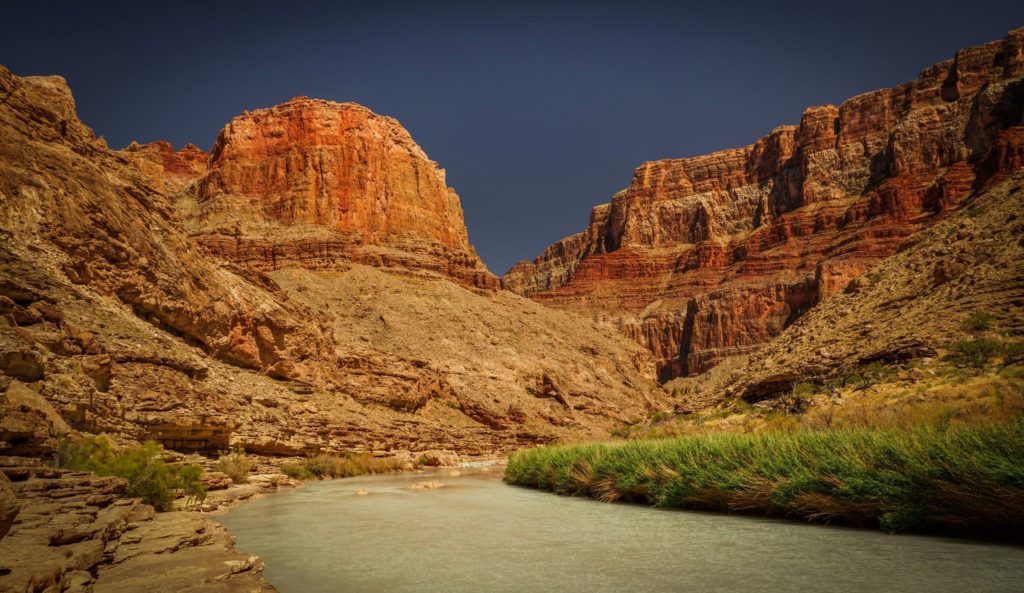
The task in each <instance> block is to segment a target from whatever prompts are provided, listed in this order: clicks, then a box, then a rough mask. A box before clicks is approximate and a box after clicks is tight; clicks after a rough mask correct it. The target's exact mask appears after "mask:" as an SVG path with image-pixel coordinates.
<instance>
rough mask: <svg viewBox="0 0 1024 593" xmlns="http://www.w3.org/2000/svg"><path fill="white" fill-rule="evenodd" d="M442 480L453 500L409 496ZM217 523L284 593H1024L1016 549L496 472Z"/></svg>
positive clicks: (388, 487) (334, 488)
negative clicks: (533, 485)
mask: <svg viewBox="0 0 1024 593" xmlns="http://www.w3.org/2000/svg"><path fill="white" fill-rule="evenodd" d="M431 479H437V480H439V481H441V482H443V483H444V484H445V487H444V488H440V489H437V490H411V489H409V486H410V485H411V484H413V483H415V482H420V481H427V480H431ZM360 489H365V490H367V491H369V494H367V495H363V496H361V495H358V494H357V491H359V490H360ZM220 520H222V521H223V523H225V524H226V525H227V527H228V528H229V529H230V530H231V532H232V533H233V534H235V535H236V536H237V538H238V548H239V549H240V550H245V551H247V552H254V553H257V554H260V555H262V556H263V558H264V560H265V561H266V564H267V568H266V576H267V579H268V580H269V581H270V582H271V583H273V584H274V585H276V586H277V587H278V589H280V591H281V592H282V593H404V592H413V591H415V592H419V593H433V592H437V593H463V592H465V593H492V592H509V593H562V592H564V593H574V592H580V593H605V592H607V593H626V592H637V593H660V592H665V593H668V592H671V593H683V592H690V591H692V592H702V593H715V592H730V593H732V592H736V591H758V592H772V591H787V592H788V591H792V592H800V593H806V592H810V591H835V592H844V591H850V592H853V591H857V592H861V591H874V592H881V591H900V592H914V591H921V592H929V593H936V592H943V591H949V592H961V591H973V592H985V591H990V592H1004V591H1005V592H1020V591H1022V590H1024V549H1021V548H1015V547H1008V546H998V545H990V544H982V543H976V542H965V541H957V540H950V539H941V538H930V537H916V536H892V535H887V534H884V533H879V532H874V531H862V530H852V529H841V528H834V527H820V526H810V525H803V524H798V523H789V522H784V521H776V520H766V519H755V518H746V517H731V516H723V515H716V514H705V513H694V512H683V511H672V510H657V509H650V508H645V507H639V506H632V505H609V504H603V503H599V502H594V501H591V500H584V499H578V498H566V497H561V496H555V495H552V494H546V493H543V492H537V491H533V490H526V489H522V488H517V487H513V486H508V485H506V484H504V483H502V482H501V480H500V479H499V478H498V476H497V475H496V474H493V473H479V472H465V473H463V475H461V476H458V477H449V476H447V475H446V474H445V473H442V474H440V475H433V474H407V475H388V476H367V477H361V478H350V479H345V480H334V481H326V482H319V483H314V484H310V485H308V486H306V487H305V488H301V489H298V490H293V491H288V492H283V493H280V494H275V495H272V496H268V497H266V498H264V499H262V500H258V501H255V502H252V503H248V504H245V505H242V506H240V507H238V508H237V509H235V510H233V511H231V512H230V513H228V514H227V515H225V516H223V517H220Z"/></svg>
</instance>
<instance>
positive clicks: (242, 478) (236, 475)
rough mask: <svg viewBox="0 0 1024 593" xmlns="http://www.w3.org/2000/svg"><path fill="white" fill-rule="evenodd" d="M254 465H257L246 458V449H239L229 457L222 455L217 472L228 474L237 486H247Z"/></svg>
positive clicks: (233, 451) (234, 450) (228, 455)
mask: <svg viewBox="0 0 1024 593" xmlns="http://www.w3.org/2000/svg"><path fill="white" fill-rule="evenodd" d="M254 465H256V463H255V462H254V461H253V460H252V459H250V458H249V457H248V456H246V454H245V449H242V448H241V447H237V448H235V449H232V450H231V452H230V453H228V454H227V455H221V457H220V459H218V460H217V466H216V470H217V471H219V472H223V473H225V474H227V475H228V477H229V478H231V481H232V482H234V483H235V484H245V483H247V482H248V481H249V472H250V471H252V468H253V466H254Z"/></svg>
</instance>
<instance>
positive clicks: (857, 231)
mask: <svg viewBox="0 0 1024 593" xmlns="http://www.w3.org/2000/svg"><path fill="white" fill-rule="evenodd" d="M1022 47H1024V29H1017V30H1015V31H1012V32H1011V33H1010V34H1009V35H1008V36H1007V37H1006V38H1005V39H1003V40H1000V41H995V42H992V43H988V44H985V45H982V46H978V47H973V48H968V49H965V50H962V51H960V52H958V53H957V54H956V56H955V58H954V59H951V60H948V61H945V62H941V63H939V64H936V65H934V66H932V67H930V68H927V69H925V70H924V71H923V72H922V73H921V75H920V76H919V78H917V79H916V80H914V81H911V82H909V83H906V84H903V85H900V86H898V87H895V88H891V89H882V90H879V91H875V92H871V93H866V94H863V95H859V96H857V97H854V98H852V99H849V100H848V101H845V102H844V103H842V104H841V105H839V106H834V105H826V106H822V107H813V108H810V109H808V110H806V111H805V112H804V114H803V117H802V119H801V122H800V124H799V125H798V126H783V127H779V128H776V129H775V130H773V131H772V132H771V133H770V134H769V135H767V136H765V137H764V138H762V139H760V140H758V141H757V142H755V143H754V144H752V145H750V146H747V147H744V148H739V149H733V150H725V151H721V152H717V153H713V154H710V155H705V156H699V157H694V158H685V159H671V160H663V161H655V162H649V163H645V164H644V165H642V166H641V167H639V168H638V169H637V170H636V173H635V175H634V177H633V180H632V183H631V184H630V186H629V187H628V188H626V189H625V190H623V191H621V192H619V193H618V194H616V195H615V196H614V197H613V198H612V201H611V202H610V203H609V204H604V205H601V206H598V207H596V208H595V209H594V210H593V212H592V213H591V218H590V224H589V225H588V227H587V229H586V230H584V231H583V232H582V233H579V234H576V235H573V236H571V237H568V238H566V239H563V240H562V241H560V242H558V243H556V244H554V245H552V246H551V247H549V248H548V249H547V250H545V252H544V253H543V254H542V255H541V256H540V257H538V258H537V259H536V260H534V261H533V262H521V263H519V264H517V265H516V266H515V267H514V268H512V269H511V270H510V271H509V272H508V273H507V274H506V275H505V277H504V279H503V282H504V285H505V286H506V287H508V288H509V289H511V290H514V291H516V292H518V293H520V294H524V295H528V296H530V297H531V298H533V299H534V300H536V301H538V302H541V303H544V304H545V305H549V306H552V307H556V308H560V309H568V310H574V311H579V312H584V313H586V314H589V315H591V316H593V317H594V318H597V319H602V320H604V321H607V322H609V323H611V324H612V325H615V326H617V327H619V329H620V330H621V331H623V332H625V333H626V334H627V335H629V336H631V337H632V338H633V339H635V340H636V341H637V342H639V343H640V344H643V345H645V346H647V347H648V348H649V349H650V350H651V351H652V352H653V353H654V354H655V356H656V357H657V358H658V360H659V372H660V375H661V377H662V378H663V379H668V378H671V377H673V376H679V375H686V374H694V373H699V372H701V371H704V370H706V369H708V368H710V367H711V366H713V365H715V364H716V363H718V362H719V361H720V360H722V359H723V358H725V357H727V356H732V355H738V354H744V353H749V352H752V351H754V350H755V349H756V348H757V347H758V346H759V345H760V344H763V343H764V342H766V341H768V340H769V339H771V338H772V337H774V336H776V335H778V334H779V333H780V332H782V331H783V330H784V329H785V328H786V327H787V326H789V325H790V324H792V323H793V322H794V321H795V320H796V319H798V318H799V317H800V316H801V315H802V314H804V313H805V312H806V311H807V310H809V309H810V308H811V307H813V306H814V305H816V304H817V303H819V302H822V301H824V300H826V299H827V298H829V297H831V296H832V295H834V294H836V293H837V292H840V291H842V290H843V289H844V288H845V287H846V286H847V285H848V284H849V283H850V281H851V280H852V279H854V278H857V277H858V276H860V275H862V274H863V273H864V272H865V271H866V270H868V269H869V268H871V267H872V266H873V265H875V264H876V263H877V262H878V261H880V260H882V259H883V258H885V257H887V256H889V255H891V254H893V253H894V252H895V251H896V249H897V248H898V246H899V245H900V244H901V243H902V242H903V241H904V240H905V239H907V237H910V236H912V235H913V234H914V233H916V232H918V231H920V230H921V229H924V228H927V227H929V226H930V225H933V224H934V223H935V222H936V221H938V220H941V219H942V218H943V217H945V216H947V215H948V213H949V212H950V211H952V210H955V209H956V208H958V207H959V205H960V204H961V203H963V202H964V201H965V200H968V199H969V198H970V197H971V196H972V195H975V194H976V193H977V192H978V191H980V190H983V189H985V188H987V187H990V186H992V185H993V184H994V183H997V182H999V181H1000V180H1001V179H1003V178H1005V177H1006V176H1007V175H1009V174H1011V173H1013V172H1014V171H1016V170H1019V169H1020V168H1021V167H1022V166H1024V53H1022V49H1021V48H1022Z"/></svg>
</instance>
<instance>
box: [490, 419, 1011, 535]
mask: <svg viewBox="0 0 1024 593" xmlns="http://www.w3.org/2000/svg"><path fill="white" fill-rule="evenodd" d="M505 479H506V480H507V481H509V482H511V483H513V484H520V485H524V486H533V487H537V488H542V489H547V490H552V491H554V492H557V493H560V494H571V495H584V496H590V497H593V498H597V499H600V500H604V501H609V502H610V501H616V500H626V501H634V502H646V503H651V504H654V505H656V506H660V507H681V508H696V509H707V510H718V511H725V512H738V513H754V514H763V515H774V516H784V517H791V518H798V519H803V520H807V521H816V522H829V523H841V524H848V525H860V526H873V527H878V528H882V529H886V530H889V531H894V532H902V531H933V532H949V533H961V534H972V535H984V536H1001V537H1009V538H1021V537H1024V419H1020V418H1018V419H1017V420H1015V421H1012V422H1006V423H994V424H985V425H959V426H952V427H948V428H941V427H936V426H922V427H918V428H916V429H913V430H894V429H848V430H823V431H797V432H787V433H780V432H770V433H759V434H708V435H699V436H690V437H682V438H676V439H653V440H642V441H627V442H620V443H590V444H582V445H571V446H555V447H539V448H534V449H527V450H524V451H519V452H517V453H515V454H513V455H512V456H511V458H510V459H509V464H508V468H507V469H506V472H505Z"/></svg>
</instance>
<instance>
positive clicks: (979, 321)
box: [962, 311, 996, 333]
mask: <svg viewBox="0 0 1024 593" xmlns="http://www.w3.org/2000/svg"><path fill="white" fill-rule="evenodd" d="M995 320H996V316H995V315H992V314H991V313H985V312H984V311H976V312H974V313H971V314H970V315H968V316H967V319H964V321H963V324H962V325H963V328H964V329H965V330H967V331H970V332H976V333H978V332H983V331H988V329H989V328H991V327H992V322H993V321H995Z"/></svg>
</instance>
